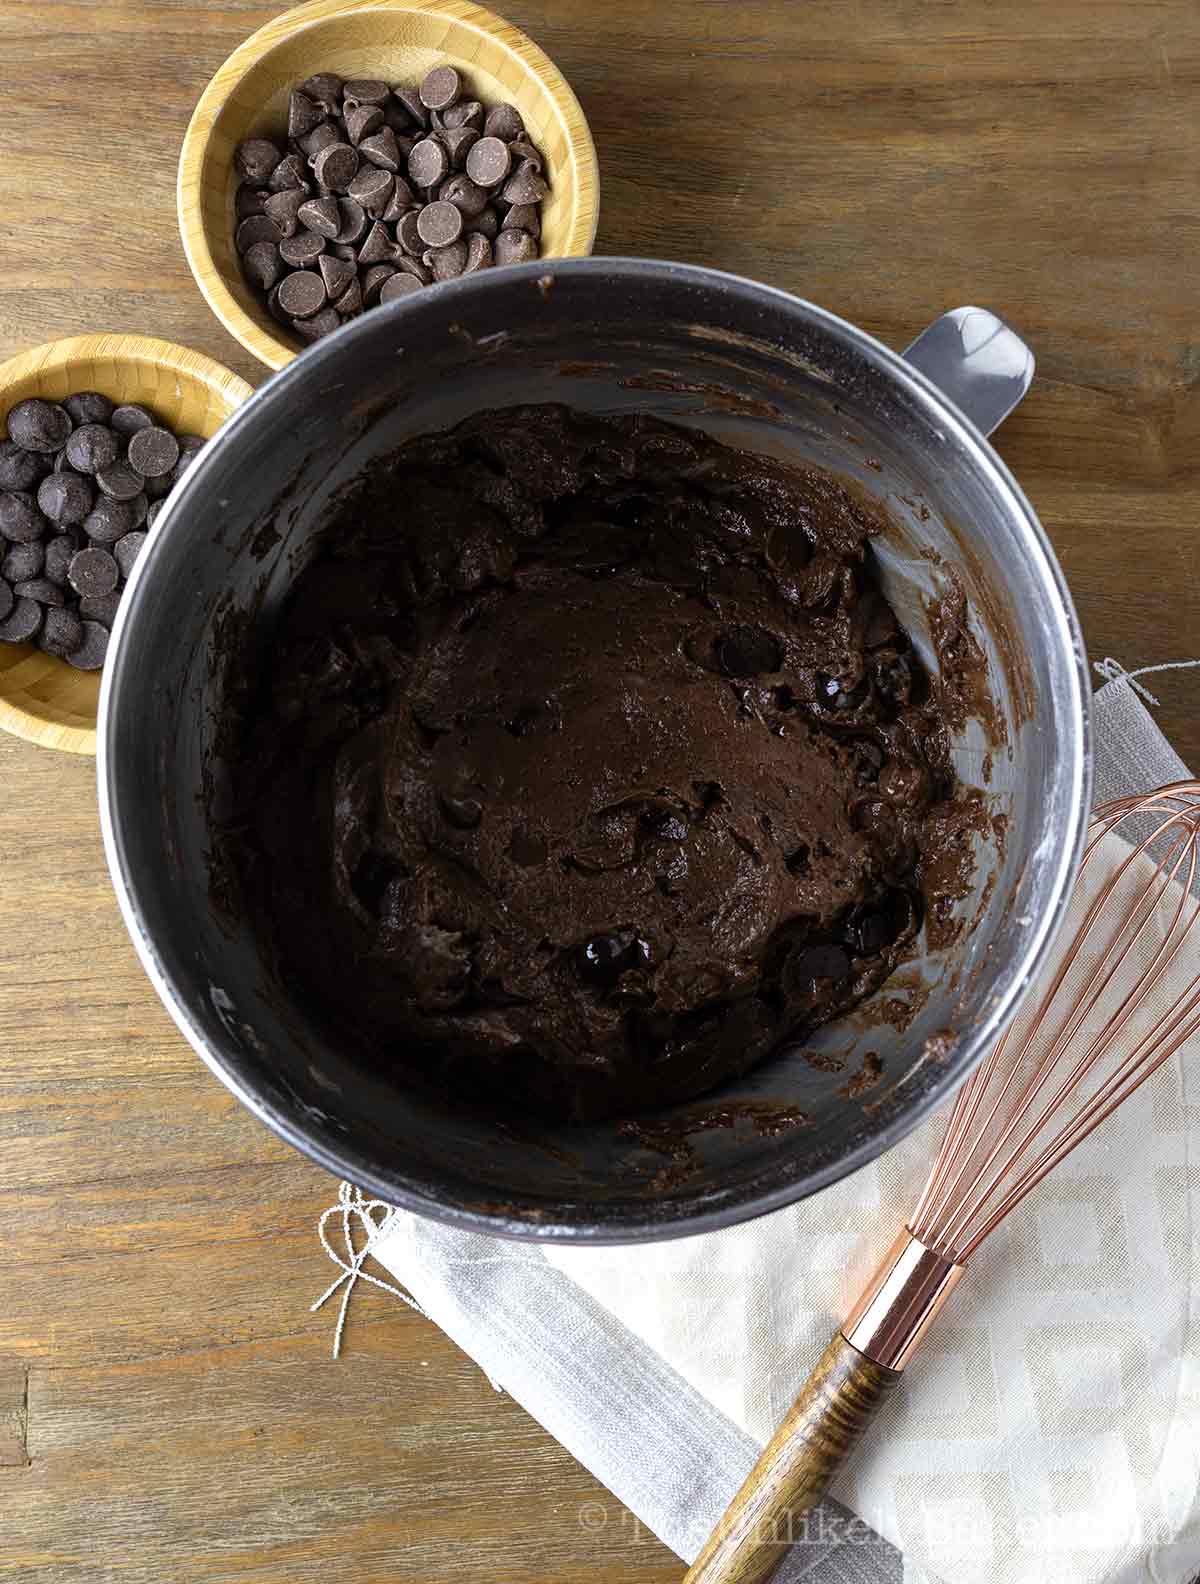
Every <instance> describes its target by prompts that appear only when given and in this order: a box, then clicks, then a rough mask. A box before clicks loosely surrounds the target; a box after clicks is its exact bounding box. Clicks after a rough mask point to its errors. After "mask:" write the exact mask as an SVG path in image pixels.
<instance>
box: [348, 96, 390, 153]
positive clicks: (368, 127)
mask: <svg viewBox="0 0 1200 1584" xmlns="http://www.w3.org/2000/svg"><path fill="white" fill-rule="evenodd" d="M382 125H383V110H382V109H381V108H380V106H379V105H355V106H354V107H353V109H350V110H347V111H346V136H347V137H348V138H349V140H350V142H351V143H354V144H358V143H361V142H362V140H363V138H365V137H370V135H371V133H372V132H378V131H379V129H380V127H381V126H382Z"/></svg>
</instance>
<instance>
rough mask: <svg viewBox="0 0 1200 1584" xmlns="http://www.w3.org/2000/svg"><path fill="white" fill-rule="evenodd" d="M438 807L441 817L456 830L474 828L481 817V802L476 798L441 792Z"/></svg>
mask: <svg viewBox="0 0 1200 1584" xmlns="http://www.w3.org/2000/svg"><path fill="white" fill-rule="evenodd" d="M438 807H439V809H440V810H441V812H442V816H443V818H445V819H446V820H448V821H449V823H450V824H451V825H453V826H454V827H455V829H456V830H475V829H476V827H477V826H478V824H479V822H480V820H481V819H482V818H483V804H482V803H481V802H480V801H479V799H478V798H473V797H460V796H456V795H454V794H452V793H450V792H442V793H440V794H439V795H438Z"/></svg>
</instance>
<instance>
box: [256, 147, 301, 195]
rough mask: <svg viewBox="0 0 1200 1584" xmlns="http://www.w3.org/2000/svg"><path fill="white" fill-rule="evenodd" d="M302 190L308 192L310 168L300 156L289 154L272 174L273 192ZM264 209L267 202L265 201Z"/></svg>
mask: <svg viewBox="0 0 1200 1584" xmlns="http://www.w3.org/2000/svg"><path fill="white" fill-rule="evenodd" d="M295 188H300V189H301V190H302V191H303V192H308V191H309V190H310V189H309V185H308V166H307V164H305V162H304V160H303V159H302V158H301V156H300V155H299V154H289V155H288V156H287V158H286V159H281V160H280V161H279V164H278V165H276V167H275V169H274V170H273V171H272V173H271V191H272V192H277V193H278V192H291V191H292V190H293V189H295ZM263 202H264V207H265V205H266V200H265V199H264V201H263Z"/></svg>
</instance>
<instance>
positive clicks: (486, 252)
mask: <svg viewBox="0 0 1200 1584" xmlns="http://www.w3.org/2000/svg"><path fill="white" fill-rule="evenodd" d="M491 265H492V244H491V243H490V242H489V241H488V239H487V237H485V236H481V235H480V234H479V232H477V231H476V232H474V233H473V234H472V235H471V236H469V237H468V238H467V259H466V263H465V264H464V265H463V271H462V272H463V274H464V275H474V274H476V273H477V271H479V270H482V269H490V268H491Z"/></svg>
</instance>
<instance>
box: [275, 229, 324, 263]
mask: <svg viewBox="0 0 1200 1584" xmlns="http://www.w3.org/2000/svg"><path fill="white" fill-rule="evenodd" d="M324 251H325V238H324V237H321V236H318V235H317V233H316V232H315V231H304V230H300V231H297V232H296V235H295V236H291V237H284V239H283V241H282V242H281V243H280V244H279V256H280V258H281V259H282V260H283V262H284V263H285V264H290V265H291V267H292V268H293V269H308V268H310V266H311V265H313V264H315V263H316V262H317V260H318V259H319V258H320V257H321V254H322V253H324Z"/></svg>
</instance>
